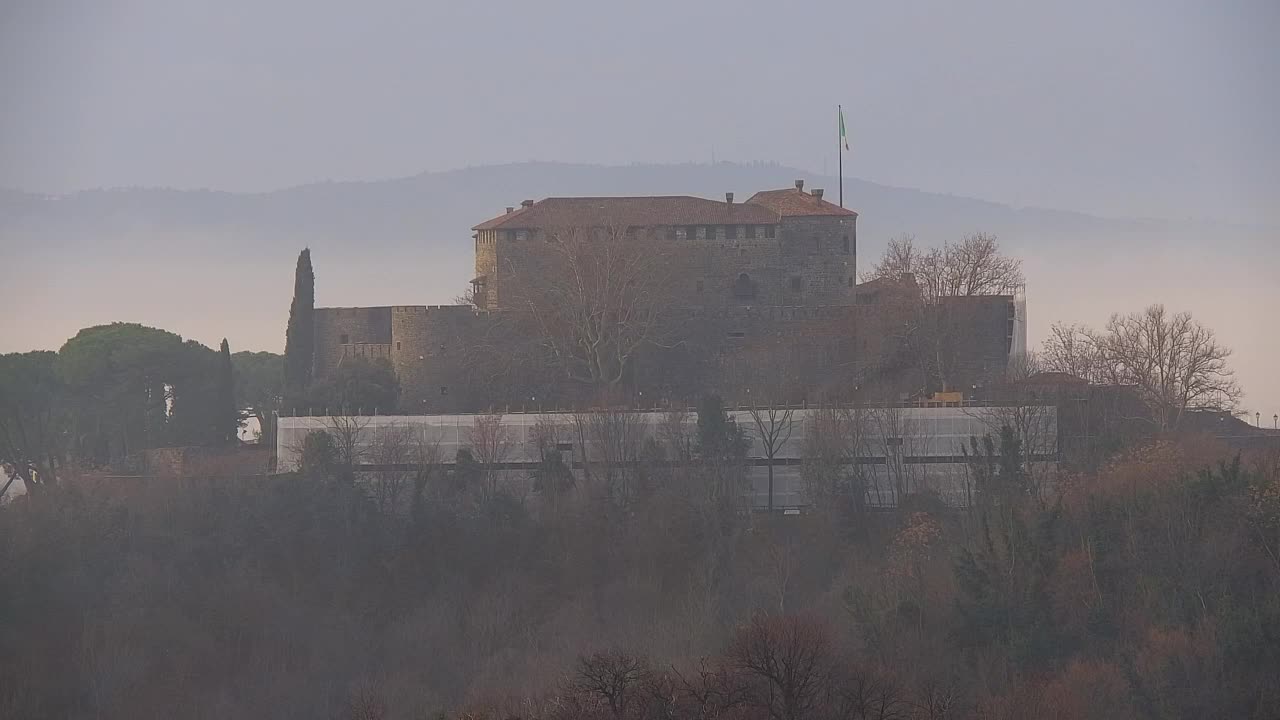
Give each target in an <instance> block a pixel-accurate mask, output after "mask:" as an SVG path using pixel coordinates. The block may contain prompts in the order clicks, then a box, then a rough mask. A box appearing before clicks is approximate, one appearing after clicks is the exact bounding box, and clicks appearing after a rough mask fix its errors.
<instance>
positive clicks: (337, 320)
mask: <svg viewBox="0 0 1280 720" xmlns="http://www.w3.org/2000/svg"><path fill="white" fill-rule="evenodd" d="M315 333H316V335H315V337H316V353H315V375H316V377H317V378H322V377H325V376H326V375H328V374H329V373H331V372H333V370H334V368H336V367H338V364H339V363H340V362H341V361H342V359H343V358H344V357H350V356H352V355H355V354H357V353H359V354H360V355H362V356H364V357H371V358H372V357H386V356H387V353H388V352H389V346H390V343H391V308H389V307H362V308H316V310H315ZM359 346H365V347H360V349H358V350H357V347H359ZM369 346H376V347H369Z"/></svg>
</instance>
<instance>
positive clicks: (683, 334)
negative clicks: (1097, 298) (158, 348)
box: [316, 302, 1007, 413]
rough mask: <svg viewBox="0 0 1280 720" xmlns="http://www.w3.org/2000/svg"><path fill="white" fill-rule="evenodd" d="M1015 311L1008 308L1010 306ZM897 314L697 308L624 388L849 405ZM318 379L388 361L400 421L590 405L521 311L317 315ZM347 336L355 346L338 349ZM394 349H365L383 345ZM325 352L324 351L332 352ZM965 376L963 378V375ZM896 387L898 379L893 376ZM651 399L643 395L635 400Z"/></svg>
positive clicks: (873, 370) (653, 400)
mask: <svg viewBox="0 0 1280 720" xmlns="http://www.w3.org/2000/svg"><path fill="white" fill-rule="evenodd" d="M1005 304H1007V303H1005ZM974 305H975V306H976V307H981V308H982V309H983V311H982V317H983V318H984V319H983V320H982V321H981V323H980V324H981V325H982V326H983V327H985V330H984V331H983V332H980V333H976V334H974V336H972V337H969V336H968V335H965V336H964V343H965V347H964V352H965V353H966V354H967V355H968V356H969V357H971V358H977V359H976V360H975V361H973V362H970V363H968V364H966V365H965V366H964V367H963V368H961V369H960V370H958V371H957V372H958V373H964V374H965V375H964V377H965V378H966V379H969V378H970V375H969V374H971V373H979V372H987V371H989V370H990V369H991V368H992V367H993V366H994V365H997V364H998V365H999V366H1000V369H1001V370H1002V369H1003V364H1002V363H1003V357H1002V356H1001V352H1002V349H1003V348H1004V347H1005V346H1006V342H1007V338H1006V335H1005V334H1004V328H1005V327H1006V326H1005V325H1004V324H1002V323H1004V316H1003V315H1002V314H1001V313H1003V312H1004V311H1003V305H1004V304H1002V303H999V302H991V303H975V304H974ZM893 313H894V310H893V308H892V307H881V306H869V305H831V306H803V305H797V306H767V305H766V306H748V307H719V308H691V309H685V310H678V311H675V312H674V313H673V317H672V319H671V322H672V323H673V324H674V327H677V328H679V336H680V339H679V341H678V342H676V343H674V344H673V345H672V346H671V347H663V348H653V349H652V350H650V351H646V352H645V353H644V354H642V355H641V356H639V357H637V358H636V362H635V370H634V375H633V377H632V378H631V380H630V382H629V383H628V385H629V386H630V388H631V389H632V391H634V392H636V393H637V394H638V397H636V398H634V399H633V400H634V401H635V402H637V403H639V404H653V405H658V404H662V403H663V402H685V401H692V400H694V399H696V397H697V395H698V394H700V393H702V392H706V391H708V390H711V391H715V392H719V393H720V394H721V395H722V396H724V397H725V399H726V400H730V401H733V402H738V403H747V402H751V400H752V398H753V397H754V398H761V397H765V396H775V397H777V396H782V397H786V398H787V399H788V400H789V401H794V402H799V401H813V402H817V401H818V400H820V399H830V400H837V399H839V400H846V399H851V398H854V397H858V393H859V391H860V390H861V389H862V388H863V387H865V386H867V385H868V384H869V383H870V382H871V381H872V380H873V379H874V380H877V381H881V382H883V381H884V380H885V378H886V375H885V369H886V368H890V367H892V366H893V365H895V364H896V363H897V362H898V361H899V358H897V357H896V356H895V354H894V351H895V348H896V345H895V344H894V342H893V340H892V338H893V336H894V334H893V333H892V332H891V327H890V326H891V325H893V323H894V322H896V321H895V319H894V317H893ZM316 325H317V333H316V337H317V354H316V359H317V362H316V376H317V378H323V377H325V376H326V375H327V374H329V373H331V372H333V370H334V369H336V368H337V367H338V365H339V364H340V362H341V361H342V359H344V358H348V357H368V358H381V357H385V358H387V359H388V360H390V362H391V364H392V367H393V368H394V369H395V371H396V374H397V376H398V378H399V380H400V384H401V403H400V409H401V411H403V412H415V413H419V412H432V413H435V412H474V411H479V410H484V409H487V408H491V407H521V406H536V405H541V406H546V407H554V406H560V407H569V406H572V405H574V404H575V403H577V402H581V401H583V400H584V398H582V397H580V395H579V393H581V392H582V391H583V390H584V388H583V386H581V385H580V384H576V383H573V382H571V381H568V380H565V379H563V378H562V376H560V375H559V373H558V372H557V370H556V369H555V368H549V367H547V366H545V357H541V358H540V356H538V355H537V351H536V349H535V348H536V347H537V346H538V343H537V338H536V334H535V333H536V331H535V330H534V329H533V328H532V327H531V326H530V325H529V324H528V323H522V322H521V315H520V314H519V313H516V312H510V311H507V312H499V313H489V312H483V311H477V310H475V309H474V308H472V307H470V306H422V305H417V306H413V305H410V306H393V307H383V308H320V309H317V310H316ZM341 335H347V336H348V339H349V340H351V342H349V343H347V344H345V345H343V344H341V343H338V342H337V339H339V338H340V337H341ZM383 339H385V340H386V342H362V341H363V340H383ZM325 343H328V344H325ZM957 377H959V375H957ZM890 379H891V378H890ZM641 395H642V396H643V397H639V396H641Z"/></svg>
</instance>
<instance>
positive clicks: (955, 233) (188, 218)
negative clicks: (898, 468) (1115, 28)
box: [0, 162, 1280, 414]
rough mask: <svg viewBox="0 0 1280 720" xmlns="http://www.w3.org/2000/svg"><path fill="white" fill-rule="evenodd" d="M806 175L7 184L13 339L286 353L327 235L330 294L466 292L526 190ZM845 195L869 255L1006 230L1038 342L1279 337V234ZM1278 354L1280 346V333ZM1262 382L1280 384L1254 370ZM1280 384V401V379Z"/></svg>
mask: <svg viewBox="0 0 1280 720" xmlns="http://www.w3.org/2000/svg"><path fill="white" fill-rule="evenodd" d="M796 179H803V180H804V181H805V186H806V187H807V188H814V187H821V188H824V189H825V190H826V192H827V197H828V198H829V199H835V196H836V188H837V181H836V179H835V178H833V177H823V176H819V175H815V174H813V173H808V172H804V171H801V170H797V169H794V168H789V167H784V166H781V165H776V164H765V163H762V164H752V165H740V164H733V163H716V164H684V165H629V166H613V167H602V166H593V165H569V164H559V163H544V162H530V163H519V164H510V165H498V166H487V167H475V168H467V169H463V170H453V171H448V172H433V173H423V174H420V175H416V176H413V177H408V178H400V179H394V180H383V181H377V182H325V183H315V184H310V185H303V186H300V187H295V188H289V189H285V190H278V191H274V192H269V193H256V194H251V193H231V192H215V191H177V190H164V189H148V188H128V189H114V190H93V191H85V192H80V193H75V194H73V195H67V196H58V197H50V196H40V195H32V194H26V193H21V192H14V191H0V256H2V257H3V259H4V260H5V261H6V265H7V266H8V267H7V268H6V269H7V270H9V272H8V273H6V296H7V298H8V299H9V300H10V303H9V304H10V308H9V310H7V311H6V313H3V314H0V351H4V350H14V349H27V348H31V347H54V348H56V347H57V346H58V345H59V344H60V343H61V342H62V340H64V339H65V338H67V337H69V336H70V335H71V334H72V333H74V332H75V330H76V329H78V328H79V327H82V326H84V325H86V324H91V323H93V322H106V321H110V320H136V321H140V322H148V323H151V324H156V325H159V326H162V327H165V328H167V329H171V330H173V331H175V332H180V333H184V334H186V335H189V336H193V337H196V338H197V339H199V340H202V341H204V342H206V343H216V342H217V341H218V340H219V339H220V338H221V337H222V336H223V335H224V334H225V335H227V336H229V337H230V338H231V339H232V344H233V347H235V348H237V349H240V348H246V349H267V350H276V351H278V350H279V349H280V346H281V345H282V342H283V340H282V338H283V327H284V322H285V316H286V314H287V309H288V302H289V297H288V296H289V292H290V289H291V273H292V267H293V259H294V257H295V256H296V254H297V252H298V250H300V249H301V248H302V247H304V246H309V247H311V248H312V252H313V257H314V259H315V264H316V273H317V299H318V302H319V303H320V304H322V305H378V304H419V303H422V304H438V303H448V302H451V301H452V299H453V298H454V297H456V296H457V295H459V294H461V293H462V291H463V290H464V288H465V287H466V282H467V280H469V279H470V278H471V276H472V247H471V232H470V227H471V226H472V225H475V224H477V223H479V222H481V221H483V220H485V219H488V218H490V217H492V216H495V215H498V214H499V213H501V212H502V211H503V208H504V206H507V205H519V203H520V201H521V200H523V199H540V198H543V197H547V196H553V195H561V196H563V195H651V194H691V195H699V196H703V197H708V198H723V197H724V193H725V192H726V191H731V192H733V193H734V194H735V195H736V197H737V198H739V200H740V201H741V200H745V199H746V198H747V197H749V196H750V195H751V194H752V193H753V192H755V191H757V190H763V189H768V188H783V187H790V186H791V185H792V183H793V182H794V181H795V180H796ZM844 196H845V205H846V206H847V207H850V208H853V209H855V210H857V211H858V212H859V214H860V217H859V219H858V263H859V268H860V269H862V268H866V267H868V266H869V264H870V263H871V262H872V261H873V260H874V259H875V257H876V256H877V255H878V254H879V252H880V250H881V248H882V247H883V245H884V242H885V240H886V239H888V238H889V237H892V236H895V235H898V234H901V233H913V234H914V235H916V237H917V238H918V240H919V241H920V242H921V243H923V244H926V245H928V244H937V243H941V242H943V241H945V240H954V239H958V238H959V237H961V236H962V235H964V234H966V233H969V232H974V231H978V230H982V231H986V232H992V233H996V234H997V235H999V236H1000V238H1001V240H1002V242H1003V243H1004V245H1005V247H1006V248H1007V249H1008V250H1009V251H1010V252H1013V253H1015V254H1017V255H1019V256H1020V257H1022V258H1023V259H1024V260H1025V262H1026V265H1027V273H1028V280H1029V288H1028V294H1029V298H1030V299H1031V320H1032V340H1033V341H1035V340H1036V339H1037V337H1038V335H1039V334H1041V333H1042V332H1043V331H1044V329H1046V328H1047V326H1048V323H1049V322H1050V321H1053V320H1067V321H1085V322H1090V323H1093V324H1100V323H1101V322H1103V321H1105V317H1106V314H1107V313H1108V312H1110V311H1113V310H1130V309H1138V307H1140V306H1141V305H1145V304H1147V303H1149V302H1152V301H1157V300H1161V301H1164V302H1166V303H1168V304H1169V305H1170V306H1171V307H1176V308H1177V309H1184V308H1186V309H1191V310H1193V311H1195V312H1196V314H1197V316H1198V317H1205V318H1206V322H1207V323H1208V324H1211V325H1213V326H1214V327H1216V328H1218V329H1219V330H1220V332H1221V333H1223V334H1224V337H1226V338H1227V340H1228V341H1229V343H1230V344H1232V345H1233V346H1235V347H1236V348H1237V350H1238V355H1239V356H1241V359H1242V360H1245V362H1244V363H1242V364H1241V366H1242V367H1244V366H1246V365H1248V364H1249V363H1251V362H1254V359H1253V358H1252V355H1253V353H1254V352H1262V351H1263V350H1264V348H1263V347H1262V344H1265V342H1267V341H1263V340H1260V339H1259V338H1255V337H1252V336H1246V334H1245V333H1244V332H1243V328H1244V327H1245V326H1246V324H1247V323H1248V322H1249V321H1250V319H1251V318H1249V317H1248V314H1249V313H1250V312H1252V311H1253V308H1251V307H1250V305H1249V303H1251V302H1252V299H1253V298H1255V297H1256V298H1264V297H1268V296H1269V297H1272V298H1274V296H1275V286H1276V280H1275V276H1274V268H1275V267H1277V266H1280V250H1278V249H1277V248H1278V247H1280V241H1278V240H1277V238H1280V233H1277V232H1276V231H1275V229H1271V228H1260V227H1248V226H1239V225H1230V224H1227V223H1215V222H1202V221H1190V220H1142V219H1111V218H1100V217H1094V216H1090V215H1087V214H1083V213H1077V212H1072V211H1070V210H1053V209H1041V208H1014V207H1010V206H1008V205H1002V204H999V203H995V202H988V201H984V200H977V199H973V198H966V197H960V196H955V195H943V194H938V193H929V192H922V191H918V190H911V189H905V188H895V187H887V186H884V185H878V184H876V183H872V182H867V181H865V180H858V179H854V178H846V179H845V188H844ZM1188 214H1193V213H1190V212H1189V213H1188ZM246 261H248V262H246ZM1268 267H1270V268H1272V270H1270V271H1269V272H1268V271H1266V268H1268ZM1224 287H1225V288H1227V291H1226V292H1224V291H1223V288H1224ZM1197 290H1204V291H1205V294H1204V297H1202V298H1200V297H1197V296H1196V292H1197ZM1233 293H1234V294H1233ZM1271 302H1272V303H1274V302H1275V300H1274V299H1273V300H1271ZM1228 305H1229V306H1228ZM1272 308H1273V309H1274V305H1272ZM1257 311H1258V312H1259V313H1260V312H1261V307H1260V306H1259V307H1258V308H1257ZM1233 323H1235V324H1237V325H1238V326H1239V331H1236V327H1235V326H1233ZM1270 342H1273V343H1280V340H1273V341H1270ZM1253 343H1258V346H1257V347H1254V346H1253ZM1265 350H1266V351H1267V352H1268V353H1269V355H1270V356H1272V357H1274V356H1276V353H1277V352H1280V347H1273V346H1272V345H1266V348H1265ZM1245 355H1248V356H1249V357H1248V358H1245V357H1244V356H1245ZM1260 357H1261V356H1260ZM1260 357H1259V358H1258V359H1257V362H1259V363H1260V362H1261V359H1260ZM1258 374H1259V376H1261V375H1262V371H1261V369H1259V370H1258ZM1270 375H1271V373H1267V376H1268V377H1269V376H1270ZM1242 379H1245V380H1246V387H1247V388H1248V389H1250V390H1253V389H1254V388H1253V387H1251V386H1250V385H1249V382H1248V379H1247V378H1242ZM1262 382H1267V383H1274V382H1277V381H1272V380H1265V381H1259V382H1256V383H1255V384H1261V383H1262ZM1274 396H1275V398H1276V400H1277V403H1276V404H1277V405H1278V406H1280V388H1277V390H1276V392H1275V395H1274ZM1267 414H1270V412H1268V413H1267Z"/></svg>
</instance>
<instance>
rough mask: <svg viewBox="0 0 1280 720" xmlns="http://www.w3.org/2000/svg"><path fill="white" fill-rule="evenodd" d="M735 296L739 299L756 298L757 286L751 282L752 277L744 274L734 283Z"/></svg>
mask: <svg viewBox="0 0 1280 720" xmlns="http://www.w3.org/2000/svg"><path fill="white" fill-rule="evenodd" d="M733 296H734V297H737V298H753V297H755V296H756V285H755V283H753V282H751V276H750V275H747V274H746V273H742V274H741V275H739V276H738V279H737V280H736V281H734V283H733Z"/></svg>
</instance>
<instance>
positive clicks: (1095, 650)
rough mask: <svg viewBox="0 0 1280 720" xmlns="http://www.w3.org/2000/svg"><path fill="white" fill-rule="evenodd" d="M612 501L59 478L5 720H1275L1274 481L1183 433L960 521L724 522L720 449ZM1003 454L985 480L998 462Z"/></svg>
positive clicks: (1278, 489)
mask: <svg viewBox="0 0 1280 720" xmlns="http://www.w3.org/2000/svg"><path fill="white" fill-rule="evenodd" d="M700 419H702V420H703V422H700V423H699V425H698V428H699V430H698V433H697V437H694V438H691V441H692V442H693V443H695V445H696V447H697V448H698V449H699V452H700V454H701V456H703V457H707V458H708V461H707V462H703V463H701V464H699V463H695V464H693V465H689V466H685V467H672V466H671V465H670V464H663V463H659V462H655V463H654V464H653V465H652V467H647V468H641V469H640V471H639V472H638V474H637V476H636V479H637V483H636V489H635V491H634V492H631V493H628V494H627V495H625V496H619V495H617V494H613V493H609V492H607V489H606V488H604V487H603V486H599V485H596V484H593V483H591V482H589V481H581V482H577V483H575V482H573V481H572V478H571V477H566V476H564V475H563V474H556V473H550V472H544V474H543V476H542V477H541V478H539V479H540V480H542V481H543V482H541V483H540V484H538V485H537V486H536V487H537V488H538V490H537V491H536V492H535V493H534V496H515V495H512V494H511V493H509V492H505V491H501V490H499V491H498V492H493V491H492V488H491V487H490V486H489V485H488V483H487V482H486V481H485V478H483V477H482V476H481V474H479V473H477V472H476V471H475V467H474V466H473V465H468V464H466V463H460V464H459V465H457V466H455V467H454V468H452V469H449V470H446V469H444V468H442V467H435V468H423V469H422V470H421V471H419V472H417V473H416V474H414V475H413V477H412V478H410V483H411V484H410V487H409V492H408V493H407V501H406V502H404V503H401V504H399V505H397V506H394V507H389V508H388V507H380V506H379V504H378V503H377V502H376V499H375V498H374V497H372V496H371V495H370V493H368V492H366V491H365V488H364V487H362V485H361V484H360V483H359V482H356V481H355V479H354V478H353V477H352V476H351V475H350V473H347V472H343V471H342V468H341V466H335V465H334V464H333V463H332V462H331V461H328V460H326V459H325V458H326V455H325V453H324V452H320V451H316V450H315V449H314V448H313V452H312V453H311V461H310V462H308V463H307V466H306V469H305V471H304V472H302V473H299V474H296V475H286V476H277V477H272V478H270V479H264V478H262V477H254V478H247V477H246V478H236V477H229V476H227V475H226V474H225V473H223V474H218V473H213V472H211V473H194V472H193V473H188V474H187V475H185V476H182V477H172V478H154V479H150V480H135V481H118V480H117V481H101V480H100V481H94V480H92V479H90V478H84V479H82V480H80V481H74V482H62V483H60V484H58V485H57V486H51V487H48V488H45V489H44V490H43V491H42V492H39V493H33V494H30V495H28V496H26V497H23V498H20V499H19V500H16V501H13V502H10V503H8V504H7V505H5V506H3V507H0V676H2V677H3V678H4V682H3V683H0V716H3V717H14V718H19V717H21V718H42V717H95V718H137V717H190V718H227V717H237V718H259V717H260V718H353V719H354V718H361V719H366V720H368V719H374V718H441V717H447V718H453V717H458V718H462V717H466V718H472V719H479V718H493V719H494V720H500V719H506V718H547V719H548V720H551V719H555V720H569V719H571V718H573V719H581V720H587V719H593V720H594V719H596V718H599V719H602V720H605V719H607V720H651V719H652V720H657V719H658V718H664V719H667V720H710V719H711V718H743V719H744V720H747V719H755V718H760V719H761V720H764V719H765V718H769V719H770V720H807V719H813V720H819V719H824V720H825V719H827V718H831V719H842V720H844V719H847V720H856V719H860V718H1027V717H1047V718H1062V719H1064V720H1065V719H1068V718H1098V717H1108V718H1129V717H1133V718H1205V717H1231V718H1274V717H1276V716H1277V714H1278V713H1280V688H1278V687H1277V686H1276V684H1275V682H1274V679H1275V677H1277V676H1278V675H1280V455H1277V454H1276V453H1275V452H1274V451H1268V452H1258V453H1254V454H1245V455H1243V456H1242V455H1239V454H1236V453H1235V452H1234V451H1229V450H1227V449H1226V448H1224V447H1222V446H1219V445H1217V444H1216V443H1215V441H1213V440H1211V439H1208V438H1205V437H1198V436H1189V435H1181V436H1163V437H1159V438H1155V439H1151V440H1146V441H1143V442H1141V443H1137V444H1134V445H1133V446H1131V447H1129V448H1127V449H1125V450H1123V451H1122V452H1120V453H1119V454H1117V455H1116V456H1115V457H1114V458H1113V459H1112V461H1111V462H1109V463H1108V464H1107V465H1106V466H1105V467H1104V468H1103V469H1101V470H1100V471H1098V472H1094V473H1089V474H1080V475H1066V476H1064V477H1062V478H1061V480H1060V482H1059V483H1058V484H1057V485H1056V489H1055V490H1054V491H1053V492H1051V493H1044V492H1034V491H1032V489H1031V488H1030V487H1029V483H1028V479H1027V475H1026V469H1025V467H1024V465H1025V463H1024V462H1023V460H1022V457H1021V455H1020V452H1019V448H1018V447H1017V442H1016V439H1015V438H1013V436H1012V435H1011V434H1009V433H1005V434H1004V437H1002V438H993V439H992V440H991V441H990V442H975V443H974V454H973V456H972V460H971V463H970V466H969V467H970V470H969V471H970V473H971V474H972V478H973V480H974V483H975V486H976V487H977V488H978V494H977V496H976V498H975V501H974V503H973V505H972V507H969V508H966V509H954V508H948V507H945V506H943V505H942V504H941V503H939V502H937V501H936V500H935V499H933V498H930V497H928V496H913V497H909V498H907V499H906V500H905V501H904V502H903V503H902V504H901V506H900V507H899V508H897V509H896V510H893V511H873V510H868V509H866V508H863V507H860V506H859V505H857V504H855V503H839V502H834V503H830V504H828V505H826V506H823V507H819V508H816V509H815V511H814V512H811V513H808V514H805V515H800V516H765V515H752V514H749V513H742V512H740V511H739V510H738V506H737V505H736V503H733V502H730V501H728V500H727V499H726V498H727V497H728V495H726V493H725V492H724V487H725V483H730V484H732V483H735V482H738V481H739V480H738V474H739V473H740V467H739V466H738V465H737V464H735V462H734V461H733V456H734V454H735V452H736V451H735V450H734V446H735V442H734V441H733V438H734V434H735V432H737V431H735V429H734V428H732V427H731V426H726V425H725V424H724V423H723V422H722V421H721V420H722V418H705V419H704V418H700ZM993 448H994V449H995V450H997V452H992V450H993Z"/></svg>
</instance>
